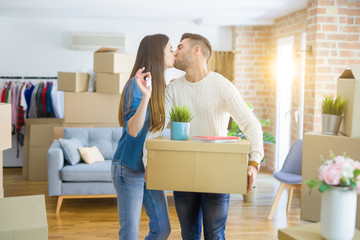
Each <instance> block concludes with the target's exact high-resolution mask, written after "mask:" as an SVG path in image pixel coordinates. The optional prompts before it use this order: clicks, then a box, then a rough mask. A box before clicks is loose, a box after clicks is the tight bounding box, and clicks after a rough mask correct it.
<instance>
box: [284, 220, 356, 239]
mask: <svg viewBox="0 0 360 240" xmlns="http://www.w3.org/2000/svg"><path fill="white" fill-rule="evenodd" d="M320 229H321V226H320V223H305V224H302V225H299V226H295V227H287V228H282V229H279V230H278V238H279V240H309V239H311V240H323V239H324V238H323V237H322V236H321V233H320V232H321V231H320ZM353 239H354V240H358V239H359V240H360V231H359V230H355V236H354V238H353Z"/></svg>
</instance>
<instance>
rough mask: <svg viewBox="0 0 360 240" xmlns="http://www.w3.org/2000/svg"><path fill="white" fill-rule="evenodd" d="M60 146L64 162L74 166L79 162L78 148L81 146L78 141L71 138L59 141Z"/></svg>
mask: <svg viewBox="0 0 360 240" xmlns="http://www.w3.org/2000/svg"><path fill="white" fill-rule="evenodd" d="M59 143H60V146H61V148H62V150H63V153H64V157H65V160H66V161H67V162H68V163H69V164H71V165H75V164H77V163H79V162H80V161H81V158H80V154H79V148H81V147H82V144H81V142H80V140H79V139H77V138H74V137H73V138H71V139H63V138H60V139H59Z"/></svg>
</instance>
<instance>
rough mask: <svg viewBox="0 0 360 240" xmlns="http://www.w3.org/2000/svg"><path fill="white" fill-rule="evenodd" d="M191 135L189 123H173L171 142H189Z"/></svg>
mask: <svg viewBox="0 0 360 240" xmlns="http://www.w3.org/2000/svg"><path fill="white" fill-rule="evenodd" d="M189 133H190V123H189V122H171V125H170V139H171V140H184V141H186V140H188V139H189Z"/></svg>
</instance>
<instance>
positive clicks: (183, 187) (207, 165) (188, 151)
mask: <svg viewBox="0 0 360 240" xmlns="http://www.w3.org/2000/svg"><path fill="white" fill-rule="evenodd" d="M146 148H147V149H148V163H147V171H146V177H147V178H146V186H147V188H148V189H156V190H174V191H190V192H208V193H238V194H245V193H246V188H247V166H248V153H249V151H250V143H249V141H248V140H239V141H237V142H234V143H199V142H193V141H191V140H189V141H174V140H170V139H169V138H164V137H160V138H155V139H150V140H147V141H146Z"/></svg>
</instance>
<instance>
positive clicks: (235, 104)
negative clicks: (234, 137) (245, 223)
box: [222, 82, 264, 192]
mask: <svg viewBox="0 0 360 240" xmlns="http://www.w3.org/2000/svg"><path fill="white" fill-rule="evenodd" d="M222 96H224V98H225V106H226V108H227V110H228V112H229V113H230V115H231V116H232V117H233V119H234V120H235V122H236V123H237V124H238V125H239V127H240V129H241V130H242V131H243V132H244V134H245V136H246V138H247V139H248V140H249V141H250V153H249V166H248V188H247V192H250V191H251V190H252V188H253V185H254V183H255V179H256V175H257V172H258V170H259V167H260V161H261V160H262V158H263V157H264V147H263V132H262V129H261V124H260V122H259V120H257V119H256V117H255V115H254V114H253V113H252V112H251V110H250V108H249V107H248V106H247V104H246V103H245V101H244V100H243V99H242V97H241V96H240V93H239V91H238V90H237V89H236V88H235V86H234V85H232V84H231V83H230V82H229V83H228V84H226V85H225V86H224V93H223V94H222Z"/></svg>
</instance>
